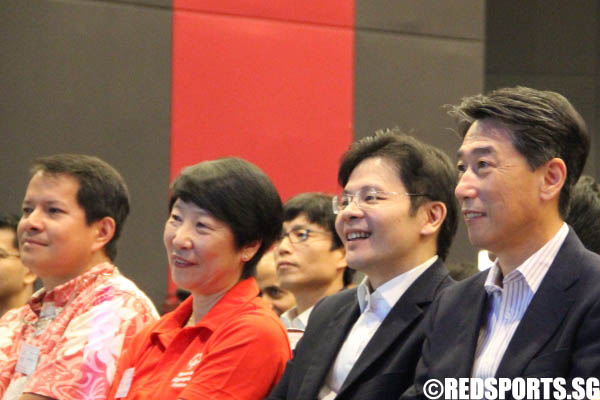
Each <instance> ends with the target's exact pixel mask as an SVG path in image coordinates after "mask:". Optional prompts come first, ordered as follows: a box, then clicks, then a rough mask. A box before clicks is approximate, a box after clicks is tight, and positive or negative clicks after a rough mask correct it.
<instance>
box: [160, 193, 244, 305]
mask: <svg viewBox="0 0 600 400" xmlns="http://www.w3.org/2000/svg"><path fill="white" fill-rule="evenodd" d="M163 239H164V244H165V248H166V250H167V257H168V259H169V266H170V268H171V275H172V277H173V281H174V282H175V283H176V284H177V285H178V286H180V287H181V288H183V289H186V290H188V291H190V292H192V294H195V295H201V296H209V295H212V294H217V293H223V292H225V291H227V290H229V289H230V288H232V287H233V286H234V285H235V284H236V283H237V282H238V281H239V280H240V277H241V275H242V268H243V265H244V261H247V260H248V259H249V257H247V256H244V254H245V252H244V249H236V247H235V240H234V236H233V232H232V230H231V228H229V226H228V225H227V224H225V223H224V222H222V221H220V220H218V219H216V218H215V217H213V216H212V215H211V214H209V213H208V212H207V211H205V210H204V209H202V208H200V207H198V206H196V205H195V204H194V203H186V202H184V201H182V200H181V199H177V200H176V201H175V203H174V204H173V208H172V209H171V214H170V216H169V219H168V220H167V222H166V224H165V231H164V237H163ZM252 255H254V254H252Z"/></svg>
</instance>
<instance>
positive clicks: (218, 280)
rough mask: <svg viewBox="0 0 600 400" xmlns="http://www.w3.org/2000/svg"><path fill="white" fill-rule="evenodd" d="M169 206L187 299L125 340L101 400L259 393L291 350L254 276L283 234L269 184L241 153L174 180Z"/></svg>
mask: <svg viewBox="0 0 600 400" xmlns="http://www.w3.org/2000/svg"><path fill="white" fill-rule="evenodd" d="M169 209H170V215H169V218H168V220H167V222H166V224H165V231H164V243H165V247H166V250H167V257H168V259H169V266H170V269H171V274H172V277H173V280H174V282H175V283H176V284H177V285H178V286H180V287H182V288H184V289H186V290H188V291H189V292H191V294H192V295H191V296H190V297H189V298H188V299H187V300H186V301H184V302H183V303H182V304H181V305H180V306H179V307H178V308H177V309H176V310H175V311H173V312H171V313H169V314H166V315H165V316H164V317H163V318H161V319H160V321H158V322H156V323H152V324H150V325H149V326H148V327H146V329H145V330H144V331H142V332H141V333H140V334H138V335H137V337H135V338H134V339H133V340H132V342H131V343H132V344H131V345H130V346H129V347H128V348H127V349H125V351H124V353H123V354H122V356H121V358H120V360H119V364H118V368H117V373H116V375H115V380H114V382H113V384H112V389H111V392H110V395H109V397H108V398H109V399H120V398H122V399H130V400H133V399H244V400H251V399H262V398H264V397H266V395H267V394H268V393H269V391H270V390H271V389H272V388H273V386H274V385H275V384H276V383H277V381H278V380H279V378H280V377H281V374H282V373H283V370H284V368H285V363H286V361H287V360H288V359H289V358H290V356H291V353H290V349H289V343H288V340H287V334H286V331H285V329H284V327H283V326H282V324H281V322H280V320H279V318H278V317H277V316H276V315H275V314H274V313H273V312H272V311H271V310H270V309H269V307H268V305H267V304H266V303H265V302H263V300H262V299H261V298H259V297H257V296H258V293H259V289H258V286H257V284H256V281H255V280H254V278H253V277H252V276H253V275H254V270H255V268H256V264H257V263H258V261H259V260H260V258H261V257H262V255H263V253H264V252H265V250H266V249H268V248H269V247H270V246H271V244H272V243H273V241H274V240H275V239H276V238H277V237H278V235H279V233H280V229H281V225H282V223H281V200H280V199H279V195H278V194H277V191H276V190H275V187H274V186H273V184H272V183H271V181H270V180H269V178H268V177H267V176H266V175H265V174H264V173H263V172H262V171H261V170H260V169H259V168H258V167H256V166H255V165H253V164H250V163H249V162H247V161H244V160H242V159H239V158H223V159H218V160H214V161H207V162H202V163H199V164H196V165H193V166H191V167H188V168H185V169H184V170H183V171H182V172H181V174H180V175H179V176H178V177H177V178H176V179H175V181H174V182H173V184H172V186H171V197H170V201H169Z"/></svg>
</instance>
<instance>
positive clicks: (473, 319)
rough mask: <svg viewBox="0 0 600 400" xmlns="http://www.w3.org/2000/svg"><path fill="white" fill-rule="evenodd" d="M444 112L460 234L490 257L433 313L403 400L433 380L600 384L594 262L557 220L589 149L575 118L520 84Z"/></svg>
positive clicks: (560, 101) (599, 298)
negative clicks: (452, 145)
mask: <svg viewBox="0 0 600 400" xmlns="http://www.w3.org/2000/svg"><path fill="white" fill-rule="evenodd" d="M451 114H453V115H454V116H456V117H457V118H458V120H459V126H460V127H461V133H462V135H463V143H462V146H461V147H460V149H459V150H458V170H459V182H458V185H457V187H456V191H455V193H456V197H457V198H458V200H459V204H460V205H461V209H462V213H463V216H464V219H465V223H466V225H467V229H468V233H469V239H470V241H471V242H472V243H473V244H474V245H475V246H477V247H479V248H484V249H488V250H490V251H491V252H493V253H494V254H496V256H497V258H496V261H495V263H494V265H493V266H492V268H491V269H490V270H489V271H484V272H481V273H479V274H478V275H475V276H474V277H472V278H469V279H467V280H465V281H463V282H460V283H458V284H456V285H455V286H453V287H451V288H449V289H448V290H447V291H444V293H442V294H441V296H440V297H439V298H438V299H437V300H436V301H435V302H434V304H433V305H432V306H431V308H430V311H429V314H428V315H427V318H426V321H425V326H426V332H427V339H426V341H425V344H424V347H423V355H422V359H421V361H420V362H419V367H418V370H417V377H416V381H415V386H414V387H413V388H411V389H410V390H409V391H408V392H407V393H406V397H414V396H418V397H425V395H427V390H426V388H425V382H427V381H428V380H429V379H432V378H433V379H440V380H442V381H443V379H444V378H458V377H474V378H483V379H486V378H515V377H526V378H529V377H535V378H542V377H544V378H558V377H560V378H564V379H565V381H566V383H567V385H570V383H571V379H572V378H574V377H582V378H589V377H599V376H600V334H599V332H600V290H599V287H600V257H599V256H598V255H596V254H594V253H592V252H590V251H588V250H586V249H585V248H584V246H583V245H582V244H581V242H580V241H579V239H578V238H577V235H576V234H575V233H574V232H573V230H572V229H570V228H569V227H568V225H567V224H566V223H565V222H564V217H565V215H566V214H567V212H568V209H569V196H570V192H571V188H572V187H573V185H574V184H575V182H577V179H578V178H579V175H580V174H581V172H582V170H583V166H584V164H585V160H586V158H587V155H588V152H589V149H590V139H589V136H588V133H587V131H586V127H585V123H584V121H583V119H582V118H581V116H580V115H579V114H578V113H577V111H575V109H574V108H573V106H572V105H571V104H570V103H569V102H568V100H567V99H566V98H564V97H563V96H561V95H559V94H558V93H554V92H548V91H538V90H534V89H529V88H524V87H516V88H505V89H499V90H496V91H493V92H491V93H490V94H488V95H477V96H473V97H468V98H465V99H463V101H462V103H461V104H460V105H459V106H456V107H454V108H453V109H452V110H451ZM566 390H570V389H569V387H568V386H567V387H566ZM429 394H431V393H429ZM506 395H507V398H511V394H510V393H507V394H506ZM540 395H541V396H540V397H541V398H544V394H543V393H540ZM548 395H549V396H550V398H554V396H555V395H557V394H556V393H554V392H552V391H551V392H550V393H549V394H548ZM494 397H496V396H494Z"/></svg>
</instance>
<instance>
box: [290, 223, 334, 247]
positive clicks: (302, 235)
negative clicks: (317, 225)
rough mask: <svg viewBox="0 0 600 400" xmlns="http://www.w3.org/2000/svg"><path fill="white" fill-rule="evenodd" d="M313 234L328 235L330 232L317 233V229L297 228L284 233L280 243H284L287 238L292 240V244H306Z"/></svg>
mask: <svg viewBox="0 0 600 400" xmlns="http://www.w3.org/2000/svg"><path fill="white" fill-rule="evenodd" d="M313 233H316V234H325V235H327V234H328V233H329V232H325V231H317V230H315V229H310V228H302V227H295V228H292V229H290V230H289V231H287V232H286V231H282V232H281V235H280V236H279V240H278V242H280V243H281V242H282V241H283V239H285V238H286V237H287V238H288V239H290V242H292V243H302V242H306V241H307V240H308V238H310V237H311V235H312V234H313Z"/></svg>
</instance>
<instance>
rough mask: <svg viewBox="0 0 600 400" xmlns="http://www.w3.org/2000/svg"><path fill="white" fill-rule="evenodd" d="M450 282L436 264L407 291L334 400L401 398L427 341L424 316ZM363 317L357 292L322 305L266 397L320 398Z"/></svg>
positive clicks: (351, 292)
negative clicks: (340, 353)
mask: <svg viewBox="0 0 600 400" xmlns="http://www.w3.org/2000/svg"><path fill="white" fill-rule="evenodd" d="M452 282H453V281H452V279H451V278H450V277H449V276H448V270H447V269H446V267H444V265H443V263H442V262H441V261H440V260H438V261H436V262H435V263H434V264H433V265H432V266H431V267H430V268H428V269H427V270H426V271H425V272H424V273H423V274H422V275H421V276H420V277H419V278H418V279H417V280H416V281H415V282H414V283H413V284H412V285H411V286H410V287H409V288H408V290H407V291H406V293H404V295H403V296H402V297H401V298H400V300H399V301H398V302H397V303H396V305H395V306H394V307H393V308H392V309H391V310H390V313H389V314H388V315H387V317H386V318H385V319H384V320H383V323H382V324H381V326H380V327H379V329H378V330H377V331H376V332H375V335H374V336H373V338H372V339H371V341H370V342H369V343H368V344H367V347H365V349H364V351H363V353H362V354H361V355H360V357H359V358H358V360H357V362H356V364H355V365H354V367H353V368H352V370H351V371H350V373H349V375H348V377H347V378H346V381H345V382H344V384H343V386H342V388H341V390H340V393H339V395H338V397H336V399H377V400H383V399H392V398H398V396H400V394H402V393H403V391H404V390H405V389H406V388H407V387H408V386H409V385H411V384H412V382H413V378H414V371H415V367H416V364H417V361H418V359H419V356H420V354H421V346H422V343H423V339H424V330H423V328H422V324H421V322H422V319H423V316H424V314H425V311H426V310H427V308H428V307H429V305H430V304H431V302H432V301H433V298H434V297H435V296H436V294H437V293H438V292H439V291H440V290H441V289H442V288H444V287H446V286H448V285H449V284H451V283H452ZM359 315H360V309H359V306H358V299H357V296H356V289H353V290H345V291H343V292H340V293H337V294H335V295H333V296H330V297H327V298H325V299H323V300H322V301H320V302H319V303H318V304H317V305H316V306H315V308H314V309H313V311H312V313H311V315H310V318H309V320H308V325H307V329H306V331H305V332H304V336H303V337H302V339H300V341H299V342H298V345H297V347H296V350H295V351H294V357H293V358H292V360H290V361H289V362H288V364H287V366H286V368H285V372H284V374H283V377H282V378H281V381H280V382H279V384H278V385H277V386H276V387H275V389H273V391H272V392H271V394H270V395H269V397H268V398H269V399H288V400H292V399H306V400H308V399H310V400H314V399H316V398H317V395H318V393H319V391H320V390H321V387H322V386H323V384H324V382H325V378H326V377H327V374H328V373H329V370H330V369H331V367H332V365H333V362H334V361H335V359H336V356H337V354H338V351H339V350H340V348H341V347H342V344H343V343H344V340H345V339H346V335H347V334H348V332H349V331H350V329H351V328H352V326H353V325H354V323H355V322H356V320H357V319H358V317H359Z"/></svg>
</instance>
